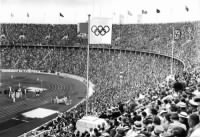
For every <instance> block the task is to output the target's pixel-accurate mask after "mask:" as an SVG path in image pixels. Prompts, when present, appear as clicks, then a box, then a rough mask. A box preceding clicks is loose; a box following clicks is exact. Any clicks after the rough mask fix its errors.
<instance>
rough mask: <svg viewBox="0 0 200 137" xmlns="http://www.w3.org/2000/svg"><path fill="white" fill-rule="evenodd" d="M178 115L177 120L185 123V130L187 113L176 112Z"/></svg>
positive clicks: (187, 126)
mask: <svg viewBox="0 0 200 137" xmlns="http://www.w3.org/2000/svg"><path fill="white" fill-rule="evenodd" d="M178 116H179V121H180V122H181V123H183V124H185V125H186V128H187V130H188V129H189V125H188V120H187V118H188V114H187V113H186V112H180V113H179V114H178Z"/></svg>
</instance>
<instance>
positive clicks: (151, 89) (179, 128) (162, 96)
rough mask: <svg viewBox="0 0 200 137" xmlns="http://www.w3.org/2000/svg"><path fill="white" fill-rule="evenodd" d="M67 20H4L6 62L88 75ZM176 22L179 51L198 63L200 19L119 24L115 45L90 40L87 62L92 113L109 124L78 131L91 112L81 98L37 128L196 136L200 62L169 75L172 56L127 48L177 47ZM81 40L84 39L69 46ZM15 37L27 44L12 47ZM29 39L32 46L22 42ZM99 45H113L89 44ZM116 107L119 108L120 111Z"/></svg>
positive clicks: (91, 135) (90, 134)
mask: <svg viewBox="0 0 200 137" xmlns="http://www.w3.org/2000/svg"><path fill="white" fill-rule="evenodd" d="M63 27H66V26H65V25H34V24H33V25H24V24H20V25H19V24H14V25H13V24H3V25H2V27H1V29H3V35H5V36H3V35H1V40H2V38H3V37H4V38H3V39H4V41H3V42H2V41H1V44H2V43H3V44H8V46H7V47H6V46H4V47H1V50H0V54H1V67H2V68H5V69H33V70H41V71H46V72H64V73H71V74H75V75H79V76H82V77H84V78H86V68H87V66H86V65H87V51H86V48H84V47H82V43H79V42H80V39H77V32H76V26H75V25H72V26H69V27H66V28H65V29H63ZM173 27H175V28H178V29H180V30H181V32H184V33H183V35H181V37H180V39H179V40H178V41H176V43H175V44H174V56H175V57H178V58H180V59H183V60H184V61H185V62H186V65H190V64H192V63H194V62H193V61H191V59H194V58H193V57H194V56H195V55H196V54H195V52H194V50H195V46H196V44H194V43H196V36H197V34H196V31H195V29H197V27H199V26H197V27H196V26H195V23H185V24H184V23H182V24H177V25H174V24H160V25H159V24H156V25H155V24H148V25H144V24H143V25H124V26H122V27H121V26H120V25H119V26H117V25H116V26H113V38H112V46H109V48H110V50H107V49H104V48H92V49H91V50H90V67H89V79H90V80H91V82H92V83H94V84H95V88H94V90H95V91H96V92H95V93H94V94H93V96H91V97H90V99H89V102H88V105H89V108H88V111H89V112H88V113H89V114H92V115H96V116H98V117H101V118H104V119H106V121H107V123H108V124H109V128H105V127H104V125H98V127H96V128H94V129H89V130H88V131H85V132H83V133H80V132H79V131H77V129H76V122H77V120H79V119H80V118H82V117H83V116H84V115H85V103H83V104H81V105H79V106H78V107H77V108H75V109H73V110H72V111H70V112H67V113H64V114H61V115H59V116H58V117H57V118H56V119H55V120H52V121H51V122H49V123H48V124H47V125H43V126H41V127H40V128H39V129H38V130H37V131H38V132H42V131H48V132H47V133H46V134H45V136H48V137H50V136H55V137H56V136H60V137H65V136H67V137H106V136H107V137H197V136H198V133H199V130H200V125H199V108H198V107H199V92H200V71H199V69H198V68H192V66H191V65H190V66H189V68H191V69H188V71H183V68H182V67H180V66H179V64H174V65H173V66H174V67H173V73H174V74H176V75H174V76H171V77H168V78H167V80H164V79H165V78H166V77H167V76H168V75H169V74H170V68H171V60H169V59H166V58H163V57H160V56H151V55H148V54H136V52H129V49H134V50H139V51H149V52H156V53H161V54H166V55H171V47H172V43H171V42H172V35H171V34H172V30H173V29H172V28H173ZM152 31H153V32H155V33H152ZM54 32H55V33H54ZM69 32H70V33H69ZM72 32H73V33H72ZM81 42H83V41H82V40H81ZM75 43H79V44H80V45H81V46H80V47H74V48H73V47H71V46H73V44H75ZM16 44H19V45H23V46H21V47H20V46H18V47H15V46H11V47H9V45H16ZM26 44H30V45H34V47H29V46H27V47H24V45H26ZM38 45H40V46H38ZM42 45H55V46H60V45H64V46H66V45H68V46H70V47H65V48H63V47H61V48H56V47H45V46H42ZM83 45H84V44H83ZM94 46H96V47H99V46H102V47H105V46H107V45H91V47H94ZM115 48H118V49H126V50H124V51H123V50H116V49H115ZM186 67H187V66H186ZM163 80H164V82H163ZM112 107H117V108H119V111H117V112H116V113H114V112H113V111H112V109H111V108H112ZM108 110H109V111H108ZM110 110H111V111H110ZM195 135H197V136H195Z"/></svg>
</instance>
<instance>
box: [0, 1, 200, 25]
mask: <svg viewBox="0 0 200 137" xmlns="http://www.w3.org/2000/svg"><path fill="white" fill-rule="evenodd" d="M186 7H188V9H189V11H188V12H187V11H186ZM156 9H159V10H160V13H159V14H158V13H156ZM142 10H146V11H147V12H148V13H147V14H145V15H142V14H141V11H142ZM128 11H129V13H131V14H132V16H130V15H128ZM60 12H61V13H62V14H63V15H64V17H60V16H59V13H60ZM27 13H29V18H28V17H27ZM11 14H12V15H13V16H12V17H11ZM88 14H91V15H92V17H94V16H98V17H99V16H100V17H111V18H112V19H113V23H120V15H121V16H123V20H122V21H121V22H122V23H138V20H140V21H141V22H142V23H160V22H179V21H192V20H200V0H0V22H14V23H20V22H21V23H50V24H71V23H79V22H85V21H87V15H88Z"/></svg>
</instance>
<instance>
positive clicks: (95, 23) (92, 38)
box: [89, 17, 112, 44]
mask: <svg viewBox="0 0 200 137" xmlns="http://www.w3.org/2000/svg"><path fill="white" fill-rule="evenodd" d="M111 37H112V18H98V17H95V18H92V19H90V23H89V44H111Z"/></svg>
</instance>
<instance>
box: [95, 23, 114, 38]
mask: <svg viewBox="0 0 200 137" xmlns="http://www.w3.org/2000/svg"><path fill="white" fill-rule="evenodd" d="M91 31H92V32H93V33H94V35H96V36H99V35H101V36H104V35H105V34H106V33H108V32H109V31H110V28H109V26H107V25H105V26H104V27H103V26H102V25H99V26H96V25H93V26H92V27H91Z"/></svg>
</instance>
